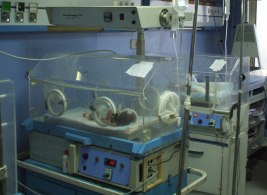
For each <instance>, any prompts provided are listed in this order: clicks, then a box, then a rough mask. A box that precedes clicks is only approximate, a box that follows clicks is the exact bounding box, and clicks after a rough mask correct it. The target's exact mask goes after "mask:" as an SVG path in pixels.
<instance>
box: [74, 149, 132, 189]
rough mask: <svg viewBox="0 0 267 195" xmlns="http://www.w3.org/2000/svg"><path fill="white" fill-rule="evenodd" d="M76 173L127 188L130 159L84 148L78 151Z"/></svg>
mask: <svg viewBox="0 0 267 195" xmlns="http://www.w3.org/2000/svg"><path fill="white" fill-rule="evenodd" d="M78 171H79V173H80V174H82V175H84V176H89V177H93V178H96V179H100V180H103V181H107V182H110V183H115V184H118V185H123V186H128V185H129V181H130V157H127V156H122V155H119V154H115V153H112V152H109V151H104V150H99V149H96V148H92V147H86V146H84V147H82V148H81V149H80V162H79V167H78Z"/></svg>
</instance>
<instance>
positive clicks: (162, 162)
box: [152, 148, 180, 166]
mask: <svg viewBox="0 0 267 195" xmlns="http://www.w3.org/2000/svg"><path fill="white" fill-rule="evenodd" d="M177 152H180V148H179V150H176V151H173V153H172V154H171V156H170V157H169V158H168V159H167V160H164V161H161V162H159V163H156V164H153V165H152V166H156V165H161V164H164V163H166V162H168V161H170V160H171V159H172V157H173V155H174V154H175V153H177Z"/></svg>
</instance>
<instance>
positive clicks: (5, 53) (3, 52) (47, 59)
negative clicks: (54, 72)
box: [0, 50, 116, 61]
mask: <svg viewBox="0 0 267 195" xmlns="http://www.w3.org/2000/svg"><path fill="white" fill-rule="evenodd" d="M98 52H110V53H112V54H116V52H114V51H112V50H92V51H85V52H74V53H70V54H66V55H63V56H57V57H52V58H42V59H38V58H26V57H21V56H17V55H13V54H11V53H8V52H5V51H1V50H0V54H2V55H6V56H9V57H12V58H16V59H20V60H28V61H51V60H58V59H62V58H67V57H70V56H75V55H81V54H89V53H98Z"/></svg>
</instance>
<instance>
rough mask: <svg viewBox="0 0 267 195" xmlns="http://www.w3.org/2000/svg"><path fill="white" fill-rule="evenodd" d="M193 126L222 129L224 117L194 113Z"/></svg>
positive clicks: (192, 114) (192, 115) (192, 116)
mask: <svg viewBox="0 0 267 195" xmlns="http://www.w3.org/2000/svg"><path fill="white" fill-rule="evenodd" d="M191 125H195V126H201V127H210V128H215V129H220V128H221V126H222V116H219V115H215V114H205V113H200V112H192V113H191Z"/></svg>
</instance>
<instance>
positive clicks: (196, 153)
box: [188, 150, 204, 156]
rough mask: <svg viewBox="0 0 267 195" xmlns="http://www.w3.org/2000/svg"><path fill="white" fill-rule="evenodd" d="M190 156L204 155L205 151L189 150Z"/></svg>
mask: <svg viewBox="0 0 267 195" xmlns="http://www.w3.org/2000/svg"><path fill="white" fill-rule="evenodd" d="M188 153H189V154H194V155H201V156H203V155H204V151H199V150H189V151H188Z"/></svg>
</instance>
